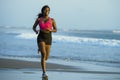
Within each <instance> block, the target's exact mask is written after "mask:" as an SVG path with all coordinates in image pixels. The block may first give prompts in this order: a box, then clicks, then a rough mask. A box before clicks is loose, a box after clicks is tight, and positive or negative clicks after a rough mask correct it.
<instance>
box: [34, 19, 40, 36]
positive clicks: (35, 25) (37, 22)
mask: <svg viewBox="0 0 120 80" xmlns="http://www.w3.org/2000/svg"><path fill="white" fill-rule="evenodd" d="M38 24H39V21H38V18H37V19H36V21H35V23H34V25H33V31H34V32H35V33H36V34H38V31H37V30H36V27H37V25H38Z"/></svg>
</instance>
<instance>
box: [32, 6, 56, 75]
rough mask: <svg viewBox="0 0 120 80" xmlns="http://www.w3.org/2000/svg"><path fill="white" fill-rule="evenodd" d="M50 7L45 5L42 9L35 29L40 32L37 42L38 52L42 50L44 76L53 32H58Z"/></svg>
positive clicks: (34, 26)
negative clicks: (37, 28) (50, 15)
mask: <svg viewBox="0 0 120 80" xmlns="http://www.w3.org/2000/svg"><path fill="white" fill-rule="evenodd" d="M49 13H50V8H49V6H47V5H45V6H43V8H42V9H41V13H40V14H39V15H38V18H37V19H36V21H35V23H34V25H33V31H34V32H35V33H36V34H38V33H39V34H38V37H37V43H38V52H39V51H40V52H41V66H42V71H43V74H42V77H46V76H47V74H46V60H47V59H48V57H49V54H50V48H51V44H52V32H57V27H56V22H55V20H54V19H53V18H50V17H49ZM38 24H39V27H40V32H38V31H37V30H36V27H37V25H38Z"/></svg>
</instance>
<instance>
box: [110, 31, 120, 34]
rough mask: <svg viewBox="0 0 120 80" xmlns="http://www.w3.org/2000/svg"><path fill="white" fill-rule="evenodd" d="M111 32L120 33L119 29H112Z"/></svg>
mask: <svg viewBox="0 0 120 80" xmlns="http://www.w3.org/2000/svg"><path fill="white" fill-rule="evenodd" d="M112 32H113V33H117V34H120V30H113V31H112Z"/></svg>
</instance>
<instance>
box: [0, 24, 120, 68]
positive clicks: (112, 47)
mask: <svg viewBox="0 0 120 80" xmlns="http://www.w3.org/2000/svg"><path fill="white" fill-rule="evenodd" d="M52 37H53V41H52V47H51V53H50V58H49V59H50V60H52V59H56V60H58V59H59V60H63V61H73V62H84V63H91V64H96V65H103V66H111V67H120V31H117V30H74V29H73V30H72V29H58V32H57V33H52ZM36 38H37V35H36V34H35V33H34V32H33V31H32V27H31V28H27V27H11V26H0V39H1V40H0V58H4V57H7V58H11V57H12V58H15V59H17V58H24V59H25V58H29V59H30V60H32V59H40V55H39V54H38V53H37V49H38V48H37V42H36ZM58 63H59V62H58Z"/></svg>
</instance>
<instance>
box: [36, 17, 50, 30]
mask: <svg viewBox="0 0 120 80" xmlns="http://www.w3.org/2000/svg"><path fill="white" fill-rule="evenodd" d="M38 20H39V27H40V29H41V30H46V29H48V28H49V29H51V30H52V19H51V18H49V19H48V21H47V22H44V21H43V18H39V19H38Z"/></svg>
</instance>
